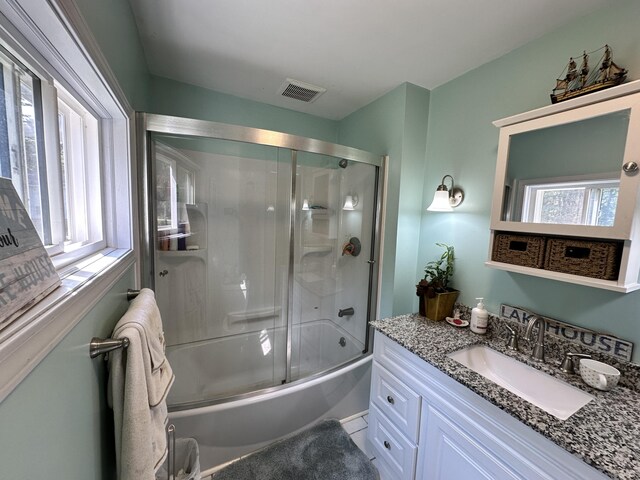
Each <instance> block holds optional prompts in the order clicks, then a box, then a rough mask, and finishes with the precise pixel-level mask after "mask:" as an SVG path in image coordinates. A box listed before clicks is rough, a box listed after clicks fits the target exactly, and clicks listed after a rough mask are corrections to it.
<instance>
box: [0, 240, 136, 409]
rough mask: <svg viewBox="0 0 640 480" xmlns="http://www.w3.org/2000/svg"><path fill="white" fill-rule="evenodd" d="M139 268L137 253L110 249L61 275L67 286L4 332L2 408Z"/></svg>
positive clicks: (0, 352)
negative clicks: (129, 271)
mask: <svg viewBox="0 0 640 480" xmlns="http://www.w3.org/2000/svg"><path fill="white" fill-rule="evenodd" d="M134 262H135V257H134V254H133V252H132V251H131V250H127V249H114V248H107V249H104V250H102V251H100V252H98V253H96V254H94V255H91V256H90V257H88V258H86V259H83V260H81V261H79V262H78V263H76V264H74V265H72V266H70V267H67V268H65V269H63V270H62V271H59V272H58V273H59V274H60V278H61V279H62V285H61V286H60V287H58V288H57V289H56V290H55V291H53V292H52V293H51V294H50V295H48V296H47V297H45V298H44V299H43V300H42V301H40V302H39V303H37V304H36V305H34V306H33V308H31V309H30V310H28V311H27V312H25V313H24V314H23V315H22V316H20V317H19V318H18V319H17V320H16V321H14V322H13V323H12V324H11V325H9V326H8V327H7V328H5V329H4V330H3V331H2V332H0V402H1V401H2V400H4V399H5V398H6V397H7V396H8V395H9V394H10V393H11V391H13V389H14V388H15V387H16V386H17V385H18V384H19V383H20V382H21V381H22V380H23V379H24V378H25V377H26V376H27V375H28V374H29V373H30V372H31V370H33V369H34V368H35V367H36V366H37V365H38V363H40V362H41V361H42V360H43V359H44V358H45V357H46V356H47V354H49V352H51V350H53V349H54V348H55V346H56V345H57V344H58V343H59V342H60V341H61V340H62V339H63V338H64V337H65V336H66V335H67V333H69V332H70V331H71V329H72V328H73V327H75V326H76V325H77V324H78V322H79V321H80V320H81V319H82V318H83V317H84V316H85V315H86V314H87V313H88V312H89V310H90V309H91V308H93V307H94V306H95V304H96V303H98V301H99V300H100V299H101V298H102V296H103V294H104V293H105V292H106V291H107V290H108V289H109V288H110V287H111V286H112V285H113V284H115V283H116V282H117V281H118V279H119V278H120V277H121V276H122V275H123V274H124V273H125V272H126V270H127V269H128V268H129V267H131V266H132V265H133V264H134ZM88 341H89V339H87V343H88ZM88 353H89V350H88V347H87V358H88Z"/></svg>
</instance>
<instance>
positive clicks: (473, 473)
mask: <svg viewBox="0 0 640 480" xmlns="http://www.w3.org/2000/svg"><path fill="white" fill-rule="evenodd" d="M423 405H424V407H423V411H422V416H423V417H422V418H423V421H425V424H426V425H428V428H427V429H426V431H425V433H426V435H425V436H424V437H421V438H422V439H423V443H422V444H421V446H420V457H419V458H418V474H417V475H416V478H419V479H424V480H462V479H464V480H476V479H478V480H481V479H486V480H502V479H505V480H506V479H509V480H513V479H519V478H522V477H520V476H518V475H517V474H515V473H514V472H513V471H512V470H511V469H510V468H509V466H508V465H507V464H506V463H505V462H504V461H503V460H502V459H499V458H497V457H496V456H495V455H493V454H492V453H491V452H490V451H489V450H488V449H486V448H485V447H484V446H483V445H482V444H481V443H480V442H479V441H478V440H477V439H475V438H473V437H472V436H470V435H469V434H468V433H467V432H465V431H464V430H462V429H461V428H460V427H459V426H458V425H457V424H456V423H454V422H453V421H452V420H450V419H449V418H448V417H447V416H446V415H445V414H444V413H443V412H441V411H439V410H437V409H436V408H434V407H432V406H431V405H428V404H426V403H425V404H423Z"/></svg>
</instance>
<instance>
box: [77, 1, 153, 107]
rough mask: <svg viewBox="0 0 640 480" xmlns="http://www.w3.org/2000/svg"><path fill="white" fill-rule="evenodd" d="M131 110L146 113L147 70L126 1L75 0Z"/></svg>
mask: <svg viewBox="0 0 640 480" xmlns="http://www.w3.org/2000/svg"><path fill="white" fill-rule="evenodd" d="M75 3H76V5H77V6H78V9H79V10H80V12H81V13H82V16H83V17H84V19H85V20H86V22H87V24H88V26H89V28H90V29H91V31H92V33H93V36H94V37H95V39H96V41H97V42H98V44H99V45H100V49H101V50H102V53H103V55H104V56H105V58H106V59H107V62H108V63H109V66H110V67H111V70H113V73H114V74H115V76H116V77H117V79H118V83H119V84H120V87H121V88H122V90H123V92H124V93H125V95H126V96H127V99H128V100H129V103H131V106H132V107H133V109H134V110H138V111H146V110H147V108H148V107H147V103H148V95H149V91H150V87H149V70H148V69H147V62H146V60H145V57H144V51H143V49H142V44H141V43H140V39H139V37H138V27H137V26H136V23H135V20H134V18H133V12H132V11H131V6H130V5H129V2H128V1H127V0H108V1H96V0H75Z"/></svg>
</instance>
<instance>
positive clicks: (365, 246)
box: [291, 152, 376, 380]
mask: <svg viewBox="0 0 640 480" xmlns="http://www.w3.org/2000/svg"><path fill="white" fill-rule="evenodd" d="M341 165H342V166H341ZM296 174H297V175H296V184H297V186H296V187H297V205H298V211H297V212H296V213H297V215H296V218H297V223H296V230H295V235H294V238H295V240H296V241H295V248H294V262H295V263H294V281H293V285H294V286H293V312H292V316H291V318H292V321H293V324H294V326H298V327H299V328H295V329H294V330H293V336H292V358H291V376H292V379H294V380H295V379H297V378H302V377H305V376H308V375H312V374H314V373H317V372H321V371H323V370H327V369H329V368H332V367H335V366H337V365H340V364H341V363H345V362H347V361H349V360H352V359H353V358H356V357H358V356H359V355H361V354H362V352H363V351H364V350H365V346H366V338H367V337H366V332H367V321H368V320H367V318H368V316H367V315H368V305H369V275H370V269H371V268H370V267H371V266H370V264H369V260H370V259H371V255H372V232H373V219H374V212H375V208H374V201H375V175H376V168H375V167H374V166H372V165H368V164H363V163H357V162H347V161H344V160H342V159H339V158H335V157H329V156H325V155H316V154H311V153H304V152H299V153H298V167H297V172H296ZM345 204H346V205H345ZM345 206H346V209H345ZM352 239H353V242H354V243H357V244H358V245H357V251H355V250H354V248H355V247H352V246H351V243H350V242H351V240H352ZM350 309H352V311H353V313H351V310H350ZM341 310H342V312H341Z"/></svg>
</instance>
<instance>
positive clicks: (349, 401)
mask: <svg viewBox="0 0 640 480" xmlns="http://www.w3.org/2000/svg"><path fill="white" fill-rule="evenodd" d="M293 328H294V335H297V334H300V336H299V338H300V342H301V343H300V345H301V348H300V354H299V357H300V362H299V364H298V365H297V366H296V368H295V369H293V368H292V372H294V373H296V372H297V373H298V374H302V375H304V374H305V370H308V369H311V370H310V371H317V370H318V369H320V368H322V367H323V366H324V362H325V360H321V358H327V357H329V358H333V359H337V361H334V364H340V363H341V362H340V360H341V355H342V356H348V355H352V356H353V352H352V351H351V352H350V351H349V349H355V348H360V349H361V344H359V342H357V341H356V340H355V339H352V338H351V337H350V336H349V334H348V333H346V332H345V331H344V330H343V329H342V328H340V327H339V326H338V325H336V324H335V323H333V322H331V321H329V320H321V321H316V322H310V323H308V324H298V325H294V327H293ZM300 329H301V330H300ZM268 334H269V335H270V336H271V338H273V339H274V341H277V340H276V339H277V338H278V337H279V336H281V335H283V332H282V331H280V330H278V329H274V330H273V331H269V332H268ZM254 335H255V338H253V336H254ZM264 338H265V331H264V330H263V331H261V332H254V333H248V334H245V335H244V336H241V337H238V336H234V337H230V338H227V339H217V340H216V342H219V344H218V345H215V346H214V348H212V346H211V345H210V344H208V345H206V348H205V346H204V345H202V344H201V345H197V344H196V345H195V346H187V347H184V348H181V349H177V350H174V351H173V352H171V355H170V356H169V361H170V362H171V364H172V366H174V365H176V366H175V367H174V372H176V383H175V384H174V386H173V388H172V391H176V390H177V391H178V392H179V391H180V388H181V385H182V388H199V389H202V387H203V385H202V382H201V380H198V381H196V383H193V382H192V383H191V384H189V380H185V381H183V382H181V381H180V377H183V378H184V379H192V378H193V377H194V370H191V371H190V373H191V375H186V374H185V375H181V374H180V373H181V371H185V373H186V371H189V369H192V368H194V367H195V364H196V363H197V364H200V365H203V363H202V362H204V364H205V365H217V366H221V365H223V366H225V365H226V366H227V367H229V368H230V369H231V370H230V371H231V372H232V371H233V368H234V362H233V361H230V360H229V358H228V357H227V358H225V357H224V355H225V354H228V353H229V352H230V351H234V350H235V351H242V349H240V350H238V347H240V346H242V345H247V344H251V343H254V342H256V341H258V342H262V343H264ZM345 339H346V346H343V344H344V343H345ZM225 341H226V342H227V343H226V344H224V342H225ZM189 350H192V351H189ZM254 350H255V349H251V351H254ZM302 352H304V353H302ZM294 353H295V352H294ZM216 355H220V357H219V358H217V359H216V358H215V357H216ZM263 356H265V357H268V355H263ZM185 359H189V361H188V362H186V363H185V361H186V360H185ZM371 360H372V356H371V355H366V356H364V357H360V358H358V359H357V360H355V361H352V362H350V363H345V364H344V365H342V366H340V367H338V368H335V369H333V370H331V371H329V372H328V373H324V374H321V375H315V376H312V377H309V378H306V379H302V380H299V381H296V382H293V383H290V384H287V385H282V386H278V387H273V388H268V389H265V390H262V391H258V392H255V393H253V394H249V395H244V396H241V397H238V398H239V399H237V400H231V401H223V402H220V403H217V404H213V405H208V406H201V407H195V408H187V409H180V410H176V411H171V412H170V414H169V420H170V422H171V423H173V424H174V425H175V427H176V433H177V435H178V436H185V437H194V438H195V439H196V440H197V441H198V444H199V446H200V465H201V469H202V472H203V475H206V474H207V473H211V472H212V471H213V470H214V468H215V467H216V466H218V465H221V464H224V463H226V462H228V461H230V460H233V459H235V458H238V457H240V456H242V455H246V454H247V453H250V452H253V451H255V450H258V449H260V448H262V447H264V446H266V445H268V444H269V443H271V442H273V441H275V440H278V439H280V438H283V437H286V436H289V435H291V434H293V433H295V432H298V431H300V430H303V429H305V428H307V427H308V426H310V425H313V424H314V423H317V422H319V421H321V420H323V419H327V418H338V419H342V418H347V417H350V416H352V415H356V414H358V413H361V412H363V411H365V410H367V408H368V405H369V387H370V379H371ZM258 365H259V364H258ZM230 371H227V372H224V371H222V372H221V371H218V375H220V376H221V378H223V377H225V376H228V374H229V372H230ZM245 374H246V373H245ZM294 378H295V377H294ZM211 382H213V383H215V382H216V379H215V378H212V379H211ZM180 397H184V395H181V394H180V393H175V394H173V397H172V398H173V399H176V398H180ZM171 403H172V402H171V401H170V402H169V404H170V405H171ZM179 408H183V407H179ZM172 409H175V407H173V408H172V407H171V406H170V410H172Z"/></svg>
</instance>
